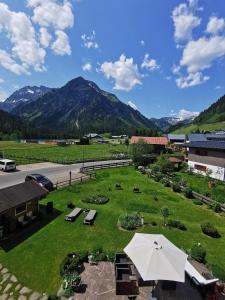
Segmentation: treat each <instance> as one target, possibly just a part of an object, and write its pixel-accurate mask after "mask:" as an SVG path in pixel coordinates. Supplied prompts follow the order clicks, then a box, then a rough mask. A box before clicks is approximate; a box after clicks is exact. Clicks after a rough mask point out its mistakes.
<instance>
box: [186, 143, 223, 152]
mask: <svg viewBox="0 0 225 300" xmlns="http://www.w3.org/2000/svg"><path fill="white" fill-rule="evenodd" d="M185 146H187V147H189V148H204V149H215V150H225V142H221V141H198V142H191V143H187V144H185Z"/></svg>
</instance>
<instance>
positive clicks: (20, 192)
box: [0, 181, 48, 213]
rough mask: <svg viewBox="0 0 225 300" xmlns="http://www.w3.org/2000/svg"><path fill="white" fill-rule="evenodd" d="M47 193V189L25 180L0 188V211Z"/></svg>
mask: <svg viewBox="0 0 225 300" xmlns="http://www.w3.org/2000/svg"><path fill="white" fill-rule="evenodd" d="M47 193H48V192H47V190H45V189H43V188H42V187H41V186H40V185H39V184H37V183H36V182H34V181H27V182H23V183H20V184H16V185H13V186H10V187H7V188H4V189H1V190H0V213H2V212H4V211H6V210H8V209H10V208H14V207H16V206H18V205H20V204H23V203H26V202H29V201H31V200H34V199H40V198H42V197H45V196H46V195H47Z"/></svg>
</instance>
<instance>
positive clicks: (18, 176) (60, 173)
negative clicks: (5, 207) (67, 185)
mask: <svg viewBox="0 0 225 300" xmlns="http://www.w3.org/2000/svg"><path fill="white" fill-rule="evenodd" d="M125 161H129V160H107V161H96V162H87V163H84V166H94V165H99V164H108V163H110V162H125ZM82 166H83V164H82V163H78V164H72V165H57V164H50V163H48V165H47V167H46V165H43V163H41V165H39V164H35V167H34V165H31V166H30V167H29V165H26V167H25V166H24V171H17V172H12V173H4V175H2V176H0V188H4V187H8V186H12V185H15V184H18V183H21V182H23V181H24V179H25V177H26V175H28V174H32V173H33V174H34V173H37V174H38V173H40V174H43V175H45V176H46V177H48V178H49V179H51V180H52V181H53V182H54V183H55V182H57V181H61V180H62V179H63V180H67V179H69V172H72V177H73V178H74V177H75V176H77V174H78V173H79V172H80V168H81V167H82ZM20 168H21V167H20V166H18V169H20Z"/></svg>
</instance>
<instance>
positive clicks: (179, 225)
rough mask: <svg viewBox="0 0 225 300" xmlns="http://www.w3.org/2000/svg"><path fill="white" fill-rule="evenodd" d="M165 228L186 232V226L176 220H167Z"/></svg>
mask: <svg viewBox="0 0 225 300" xmlns="http://www.w3.org/2000/svg"><path fill="white" fill-rule="evenodd" d="M167 226H168V227H170V228H177V229H179V230H182V231H185V230H187V228H186V226H185V225H184V224H183V223H182V222H180V221H178V220H172V219H170V220H168V222H167Z"/></svg>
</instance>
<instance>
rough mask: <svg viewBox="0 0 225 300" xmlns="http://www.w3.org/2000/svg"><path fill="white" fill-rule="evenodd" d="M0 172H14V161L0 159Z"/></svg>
mask: <svg viewBox="0 0 225 300" xmlns="http://www.w3.org/2000/svg"><path fill="white" fill-rule="evenodd" d="M0 170H2V171H4V172H7V171H15V170H16V163H15V161H14V160H11V159H3V158H2V159H0Z"/></svg>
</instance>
